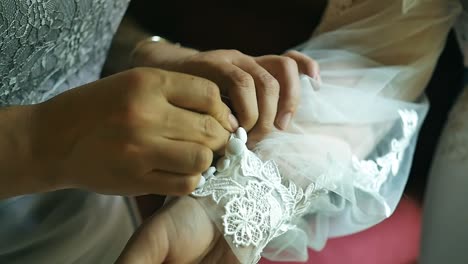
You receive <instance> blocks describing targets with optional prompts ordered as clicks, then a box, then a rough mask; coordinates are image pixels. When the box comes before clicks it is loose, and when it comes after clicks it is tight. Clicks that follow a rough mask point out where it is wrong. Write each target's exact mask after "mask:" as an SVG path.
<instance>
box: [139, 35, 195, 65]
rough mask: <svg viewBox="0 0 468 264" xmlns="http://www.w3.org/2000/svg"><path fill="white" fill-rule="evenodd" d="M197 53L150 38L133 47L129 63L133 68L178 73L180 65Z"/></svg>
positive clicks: (163, 40) (178, 45) (193, 50)
mask: <svg viewBox="0 0 468 264" xmlns="http://www.w3.org/2000/svg"><path fill="white" fill-rule="evenodd" d="M197 53H198V51H197V50H195V49H190V48H186V47H182V46H180V44H178V43H175V44H174V43H172V42H170V41H168V40H166V39H163V38H160V37H150V38H147V39H145V40H142V41H140V42H139V43H138V44H137V45H135V48H134V50H133V51H132V53H131V58H130V61H131V63H132V65H133V66H134V67H136V66H140V67H141V66H143V67H156V68H161V69H164V70H169V71H178V69H179V68H180V64H181V63H182V62H183V61H184V60H185V59H186V58H187V57H190V56H192V55H195V54H197Z"/></svg>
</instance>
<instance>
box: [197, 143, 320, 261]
mask: <svg viewBox="0 0 468 264" xmlns="http://www.w3.org/2000/svg"><path fill="white" fill-rule="evenodd" d="M231 141H233V139H231ZM234 141H235V139H234ZM234 143H236V142H234ZM237 143H238V142H237ZM239 144H243V143H242V142H241V143H239ZM237 149H239V148H238V147H237ZM226 157H227V158H229V160H230V167H229V168H228V169H227V170H225V171H222V172H219V171H218V173H216V174H215V175H214V176H211V177H210V178H208V180H207V181H206V183H205V184H204V185H203V186H202V187H200V188H199V189H197V190H195V191H194V192H193V193H192V195H193V196H195V197H207V196H211V198H212V199H213V201H215V202H216V203H217V204H224V209H225V214H224V215H223V217H222V219H223V226H224V233H225V235H226V236H230V237H232V243H233V244H234V245H235V246H237V247H248V246H255V247H256V248H258V249H259V250H258V252H261V251H262V249H263V248H264V247H265V246H266V245H267V244H268V242H269V241H271V240H272V239H274V238H275V237H278V236H280V235H281V234H283V233H285V232H286V231H288V230H290V229H292V228H295V225H294V224H293V220H294V219H295V218H297V217H299V216H301V215H302V214H303V213H304V212H305V210H306V209H307V208H308V207H309V205H310V203H311V202H312V201H313V200H314V199H313V198H315V197H318V196H319V195H321V194H325V193H327V191H325V190H323V189H320V188H317V187H316V185H315V184H313V183H312V184H310V185H308V186H307V187H306V188H305V190H303V189H302V188H299V187H298V186H296V184H294V183H293V182H291V181H283V179H282V178H281V175H280V173H279V170H278V167H277V165H276V163H275V162H274V161H271V160H270V161H267V162H265V163H264V162H262V161H261V160H260V158H258V156H257V155H256V154H255V153H253V152H251V151H249V150H248V149H247V148H246V147H245V145H242V148H241V149H240V151H238V153H237V154H235V155H232V154H229V153H228V154H227V155H226Z"/></svg>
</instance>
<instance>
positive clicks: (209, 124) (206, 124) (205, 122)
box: [201, 116, 217, 137]
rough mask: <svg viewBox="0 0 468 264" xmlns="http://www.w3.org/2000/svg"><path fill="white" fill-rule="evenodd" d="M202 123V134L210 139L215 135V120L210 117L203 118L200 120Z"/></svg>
mask: <svg viewBox="0 0 468 264" xmlns="http://www.w3.org/2000/svg"><path fill="white" fill-rule="evenodd" d="M201 120H202V121H201V122H202V133H203V135H204V136H205V137H212V136H213V135H215V134H216V132H215V130H216V123H217V121H215V119H213V118H212V117H211V116H205V117H203V118H202V119H201Z"/></svg>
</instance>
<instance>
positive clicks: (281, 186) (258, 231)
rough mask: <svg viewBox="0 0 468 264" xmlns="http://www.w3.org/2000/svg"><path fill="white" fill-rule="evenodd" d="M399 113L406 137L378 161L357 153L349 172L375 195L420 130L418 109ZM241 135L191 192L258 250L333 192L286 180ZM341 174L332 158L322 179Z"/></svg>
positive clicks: (239, 241)
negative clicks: (218, 208) (211, 203)
mask: <svg viewBox="0 0 468 264" xmlns="http://www.w3.org/2000/svg"><path fill="white" fill-rule="evenodd" d="M399 115H400V118H401V121H402V124H403V125H402V127H403V131H402V137H401V138H400V139H393V140H392V141H391V146H390V151H389V152H388V153H387V154H386V155H384V156H382V157H380V158H378V159H377V160H375V161H374V160H359V159H358V158H357V157H355V156H354V157H353V159H352V169H351V172H349V171H348V172H347V173H351V174H352V175H350V176H352V177H355V178H356V179H357V180H356V182H355V187H356V188H361V189H363V190H364V191H366V192H369V193H375V194H377V193H378V192H379V189H380V187H381V186H382V184H383V183H384V182H385V181H386V180H387V179H388V177H389V176H390V174H391V175H396V174H397V173H398V170H399V164H400V162H401V161H402V159H403V155H404V152H405V150H406V149H407V147H408V145H409V144H410V141H411V139H412V137H413V135H414V133H416V131H417V128H418V127H417V126H418V115H417V113H416V112H415V111H412V110H411V111H410V110H400V111H399ZM241 129H242V128H241ZM242 131H243V130H242ZM239 134H241V135H244V134H245V132H242V133H238V132H236V134H233V136H232V137H231V139H230V141H229V143H228V146H227V148H226V156H225V157H223V158H221V160H219V161H218V163H217V168H216V169H215V168H213V167H212V168H210V169H209V170H208V171H209V173H208V174H207V173H205V174H204V177H203V181H202V182H203V184H201V186H199V187H198V188H197V189H196V190H195V191H194V192H193V193H192V195H193V196H195V197H210V198H211V199H212V200H213V201H214V202H215V203H216V204H218V205H219V206H221V207H223V209H224V210H223V211H224V214H223V215H222V217H221V219H220V220H221V221H222V225H223V227H224V230H223V232H224V235H225V236H227V237H229V239H230V241H231V242H232V244H233V245H234V246H236V247H250V246H253V247H255V248H256V251H257V252H258V254H260V253H261V252H262V250H263V248H265V246H266V245H267V244H268V243H269V242H270V241H271V240H272V239H274V238H276V237H278V236H280V235H282V234H284V233H285V232H287V231H288V230H291V229H293V228H296V226H295V224H294V223H295V222H296V221H295V219H297V218H298V217H301V216H302V215H303V214H304V213H306V212H307V210H308V209H309V208H310V206H311V203H313V202H314V199H315V198H318V197H319V196H321V195H326V194H328V192H329V191H333V190H331V189H330V188H328V189H325V188H323V187H321V185H320V184H318V183H313V182H311V183H310V184H309V185H307V186H305V187H303V188H302V187H299V186H297V185H296V184H295V183H294V182H292V181H290V180H286V179H283V178H282V177H281V175H280V172H279V170H278V166H277V165H276V163H275V162H274V161H272V160H269V161H266V162H263V161H262V160H260V158H259V157H258V156H257V155H256V154H255V153H254V152H251V151H249V150H248V149H247V148H246V146H245V142H246V141H247V140H246V136H245V137H243V136H238V135H239ZM337 173H345V171H344V170H343V168H340V166H339V165H338V164H335V163H333V162H331V163H330V166H329V169H328V170H327V171H326V172H324V177H321V178H329V179H336V178H341V176H338V177H337V175H336V174H337ZM259 257H260V255H258V258H259ZM258 258H257V260H258ZM257 260H255V262H254V263H256V261H257Z"/></svg>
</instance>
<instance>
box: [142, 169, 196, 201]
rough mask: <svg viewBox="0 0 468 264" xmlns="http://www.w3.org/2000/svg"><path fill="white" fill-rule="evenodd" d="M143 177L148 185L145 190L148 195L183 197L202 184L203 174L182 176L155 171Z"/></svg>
mask: <svg viewBox="0 0 468 264" xmlns="http://www.w3.org/2000/svg"><path fill="white" fill-rule="evenodd" d="M143 177H144V180H143V182H144V183H146V185H145V186H144V187H143V188H144V189H145V191H146V192H148V193H154V194H164V195H174V196H182V195H187V194H189V193H191V192H193V191H194V190H195V188H196V187H197V185H198V183H199V182H200V178H201V174H194V175H181V174H176V173H171V172H165V171H160V170H154V171H151V172H149V173H147V174H145V175H144V176H143ZM162 183H164V184H162Z"/></svg>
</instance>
